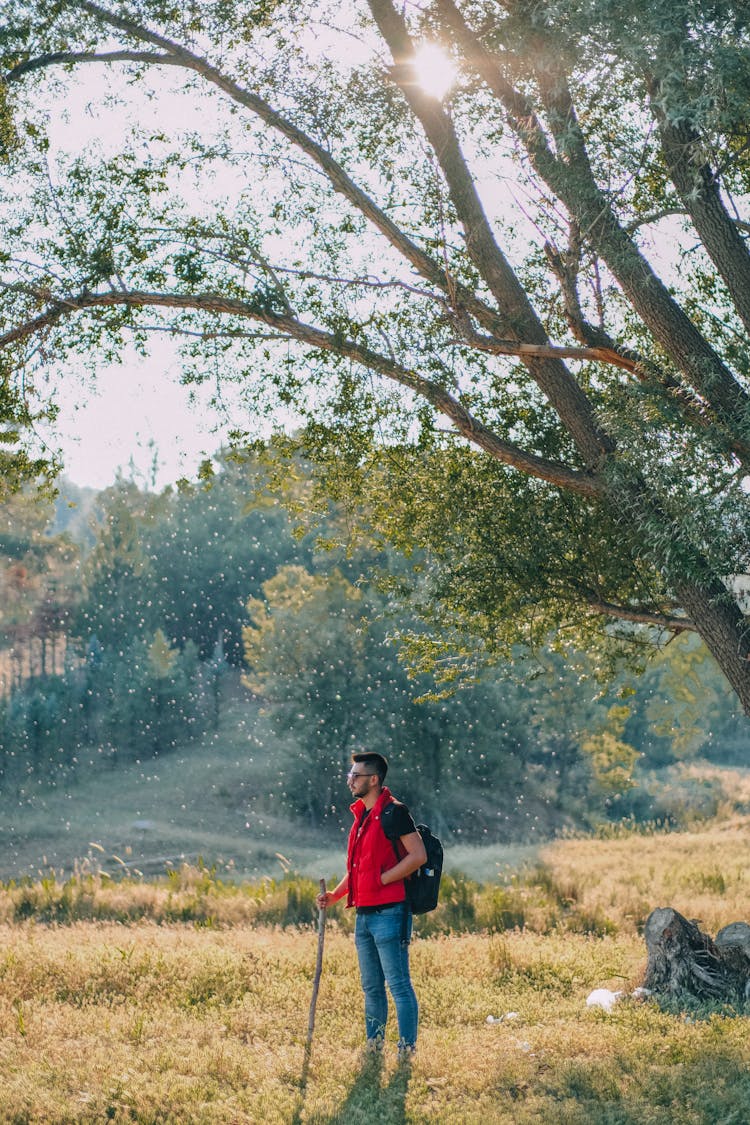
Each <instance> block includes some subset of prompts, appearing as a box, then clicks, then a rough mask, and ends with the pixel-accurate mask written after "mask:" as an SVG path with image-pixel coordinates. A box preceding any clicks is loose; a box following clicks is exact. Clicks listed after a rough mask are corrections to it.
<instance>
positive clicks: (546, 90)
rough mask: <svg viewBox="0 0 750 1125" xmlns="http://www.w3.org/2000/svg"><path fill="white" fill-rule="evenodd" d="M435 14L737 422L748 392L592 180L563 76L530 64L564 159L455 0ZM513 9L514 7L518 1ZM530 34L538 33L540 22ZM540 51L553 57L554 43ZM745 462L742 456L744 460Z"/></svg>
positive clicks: (644, 308)
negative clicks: (654, 267)
mask: <svg viewBox="0 0 750 1125" xmlns="http://www.w3.org/2000/svg"><path fill="white" fill-rule="evenodd" d="M437 7H438V9H439V12H440V15H441V17H442V18H443V20H444V21H445V23H446V25H447V26H448V27H449V28H450V30H451V32H452V33H453V34H454V36H455V37H456V40H457V41H458V43H459V44H460V45H461V47H462V50H463V51H464V54H465V57H466V60H467V62H468V63H469V65H470V66H471V67H472V68H473V69H474V70H475V71H476V72H477V74H478V75H479V76H480V78H481V79H482V80H483V82H484V83H485V85H486V86H487V88H488V89H489V90H490V92H491V93H492V94H493V95H494V96H495V97H496V98H497V99H498V101H499V102H500V103H501V104H502V105H503V107H504V109H505V111H506V114H507V116H508V121H509V124H510V125H511V127H512V128H513V130H514V132H515V133H516V135H517V136H518V138H519V140H520V141H521V142H522V143H523V144H524V147H525V148H526V151H527V153H528V155H529V159H530V161H531V164H532V167H533V168H534V169H535V171H536V172H537V174H538V175H539V176H540V177H541V179H542V180H543V181H544V182H545V183H546V184H547V186H548V187H549V189H550V190H551V191H552V192H554V194H555V195H556V196H557V198H558V199H560V200H561V201H562V202H563V203H564V204H565V206H566V208H567V209H568V212H569V213H570V214H571V215H572V216H574V217H575V219H576V221H577V222H578V224H579V226H580V228H581V230H582V231H583V232H584V234H585V237H586V238H587V239H588V240H589V241H590V242H591V244H592V245H593V246H594V247H595V249H596V250H597V253H599V254H600V256H601V257H602V259H603V260H604V261H605V262H606V263H607V265H608V267H609V269H610V270H611V271H612V274H613V276H614V277H615V278H617V280H618V281H619V283H620V285H621V286H622V289H623V292H624V293H625V294H626V296H627V297H628V299H629V301H630V302H631V304H632V306H633V308H634V309H635V311H636V312H637V313H638V315H639V316H640V318H641V320H642V321H643V322H644V324H645V325H646V326H647V327H648V328H649V330H650V331H651V333H652V334H653V336H654V338H655V339H656V340H657V342H658V343H659V344H660V345H661V347H662V348H663V349H664V351H665V352H666V354H667V355H668V356H669V357H670V358H671V360H672V362H673V363H674V364H675V366H676V367H677V368H678V369H679V370H680V371H681V372H682V373H683V374H684V376H685V378H686V380H687V381H688V382H689V383H690V384H691V385H692V386H693V387H694V388H695V390H697V391H698V393H699V394H700V395H701V397H702V398H703V399H704V400H705V401H706V403H707V404H709V405H710V406H711V409H712V410H713V412H714V413H715V415H716V417H717V419H719V420H720V421H721V422H723V423H726V424H727V426H728V428H729V430H730V431H731V430H733V429H735V430H736V427H737V426H739V427H741V428H742V429H743V430H744V428H745V426H746V419H747V418H748V417H749V416H750V396H748V395H747V394H746V392H745V391H744V389H743V388H742V387H741V386H740V384H739V383H738V382H737V380H736V379H735V378H734V375H733V374H732V372H731V371H730V370H729V368H727V367H726V365H725V364H724V363H723V362H722V360H721V358H720V357H719V356H718V355H717V353H716V352H715V351H714V349H713V348H712V347H711V345H710V344H709V343H708V341H707V340H706V339H705V337H704V336H703V335H702V334H701V333H700V332H699V330H698V329H697V328H696V326H695V325H694V324H693V322H692V321H691V320H690V318H689V317H688V316H687V315H686V314H685V312H684V310H683V309H682V308H681V307H680V306H679V304H678V303H677V302H676V301H675V300H674V298H673V297H672V296H671V294H670V293H669V291H668V290H667V288H666V286H665V285H664V284H663V282H662V281H661V279H660V278H659V277H658V276H657V275H656V274H655V273H654V271H653V270H652V268H651V266H650V264H649V263H648V262H647V261H646V259H645V258H644V257H643V255H642V254H641V252H640V250H639V249H638V247H637V246H636V245H635V243H634V242H633V240H632V239H631V238H630V237H629V235H628V234H627V232H626V231H625V229H624V228H623V227H622V226H621V224H620V223H619V220H618V219H617V216H616V215H615V213H614V211H613V209H612V206H611V204H610V202H609V200H608V199H607V197H606V195H605V194H604V193H603V192H602V191H601V189H600V188H599V186H598V184H597V182H596V178H595V176H594V173H593V170H592V168H591V165H590V162H589V160H588V155H587V153H586V149H585V145H584V144H583V136H582V133H581V130H580V127H579V125H578V121H577V119H576V115H575V110H574V107H573V102H572V98H571V96H570V91H569V90H568V88H567V83H566V81H565V78H564V76H562V75H560V74H558V73H554V74H552V73H550V72H549V71H541V70H537V71H536V77H537V81H538V84H539V88H540V93H541V94H542V99H543V101H544V103H545V106H546V109H547V113H548V118H549V121H550V127H551V128H552V129H553V132H554V134H555V140H556V143H557V145H558V147H559V150H560V153H561V154H564V159H561V158H559V157H558V156H557V155H556V154H555V153H553V152H552V151H551V149H550V147H549V145H548V143H547V139H546V136H545V132H544V129H543V128H542V126H541V123H540V121H539V118H538V117H537V115H536V114H535V112H534V109H533V106H532V104H531V102H530V100H529V99H528V98H526V97H524V96H523V95H522V94H520V93H519V92H518V91H517V90H515V89H514V88H513V87H512V85H511V84H510V83H509V82H508V81H507V80H506V79H505V77H504V76H503V74H502V71H501V68H500V65H499V62H498V60H497V58H496V57H495V56H494V55H493V54H492V53H491V52H490V51H488V50H487V49H486V48H485V47H484V46H483V44H482V43H481V41H480V40H479V38H478V37H477V35H476V34H475V33H474V32H473V31H472V30H471V29H470V28H469V26H468V24H467V23H466V21H465V20H464V18H463V16H462V15H461V13H460V12H459V11H458V8H457V7H456V5H455V3H454V0H437ZM518 14H519V15H520V14H521V11H520V9H519V13H518ZM533 31H534V34H536V35H537V36H541V34H542V32H541V28H540V27H535V28H534V29H533ZM548 46H549V47H550V50H549V51H547V52H545V54H546V56H547V57H548V58H551V57H554V44H548ZM746 463H747V462H746Z"/></svg>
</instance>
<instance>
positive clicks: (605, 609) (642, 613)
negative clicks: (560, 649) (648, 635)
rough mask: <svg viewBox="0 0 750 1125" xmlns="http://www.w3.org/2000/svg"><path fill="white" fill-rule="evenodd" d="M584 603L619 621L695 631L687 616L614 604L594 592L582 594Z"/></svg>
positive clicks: (678, 630) (673, 631) (674, 630)
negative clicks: (674, 615)
mask: <svg viewBox="0 0 750 1125" xmlns="http://www.w3.org/2000/svg"><path fill="white" fill-rule="evenodd" d="M584 598H585V601H586V605H587V606H588V608H589V610H590V611H591V612H592V613H601V614H603V615H604V616H605V617H617V618H619V619H620V620H621V621H631V622H632V623H633V624H634V625H654V626H655V627H656V628H657V629H664V630H666V632H668V633H684V632H692V633H694V632H696V631H697V630H696V627H695V622H693V621H691V620H690V619H689V618H688V617H673V616H671V615H670V614H666V613H656V612H655V611H654V610H652V609H648V608H647V607H645V606H626V605H616V604H615V603H614V602H608V601H604V600H603V599H601V598H598V597H597V596H596V595H595V594H584Z"/></svg>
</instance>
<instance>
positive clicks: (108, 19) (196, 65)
mask: <svg viewBox="0 0 750 1125" xmlns="http://www.w3.org/2000/svg"><path fill="white" fill-rule="evenodd" d="M74 3H76V5H77V7H78V8H80V9H82V10H83V11H85V12H87V13H88V14H89V15H91V16H93V17H94V18H95V19H97V20H98V21H99V22H101V23H103V24H105V25H109V26H110V27H115V28H117V29H118V30H119V31H122V32H124V33H125V34H126V35H128V36H130V37H131V38H133V39H135V40H136V41H137V42H145V43H148V44H151V45H152V46H155V47H159V48H161V49H162V50H163V52H164V53H163V54H153V55H152V54H149V53H148V52H142V51H133V52H130V51H127V50H123V51H112V52H103V53H99V54H97V53H91V52H81V53H80V55H79V57H78V59H77V60H76V59H74V58H73V57H72V53H70V52H62V53H58V54H49V55H45V56H39V58H37V59H32V60H29V61H28V62H26V63H22V64H20V65H19V66H18V67H16V68H14V70H12V71H10V72H9V73H8V75H6V80H8V81H11V80H17V79H19V78H21V77H23V75H24V74H25V73H28V72H29V71H31V70H35V69H40V68H41V67H44V66H53V65H57V64H60V63H66V62H68V63H69V62H74V61H80V62H84V63H86V62H99V63H111V62H115V61H129V62H145V61H152V62H154V63H157V64H159V65H168V66H181V67H184V68H186V69H188V70H192V71H194V72H195V73H196V74H199V75H200V76H201V77H202V78H204V79H205V81H206V82H208V83H210V84H211V85H213V86H215V87H216V88H217V89H219V90H221V91H222V92H223V93H225V94H227V95H228V97H230V98H231V99H232V100H233V101H234V102H236V103H237V104H238V105H242V106H243V107H244V108H245V109H248V110H250V111H251V112H252V113H254V114H256V115H257V116H258V117H259V118H260V119H261V120H262V121H263V122H265V124H266V125H268V126H269V127H270V128H272V129H274V130H276V131H278V132H279V133H281V134H282V136H284V137H286V139H287V140H288V141H290V142H291V143H292V144H293V145H295V146H296V147H297V148H299V149H300V150H301V151H302V152H304V153H305V155H306V156H308V157H309V158H310V159H311V160H313V161H314V163H315V164H316V165H317V166H318V167H319V168H320V169H321V171H322V172H323V173H324V175H325V176H326V177H327V179H328V180H329V182H330V184H331V186H332V187H333V189H334V191H336V192H339V193H340V194H341V195H343V196H344V197H345V198H346V199H347V200H348V201H349V203H350V204H351V205H352V206H353V207H355V208H356V209H357V210H358V211H359V212H360V213H361V214H362V215H364V217H365V218H366V219H367V220H368V222H370V223H371V224H372V225H373V226H374V227H375V228H376V229H377V230H378V231H379V232H380V233H381V234H382V235H383V236H384V237H385V238H386V239H387V240H388V241H389V242H390V244H391V245H392V246H393V247H394V248H395V249H396V250H397V251H398V253H399V254H400V255H401V256H402V257H403V258H405V259H406V261H407V262H409V264H410V265H411V266H412V267H413V269H415V270H416V271H417V273H419V274H420V275H421V276H422V277H424V278H425V279H427V280H428V281H429V282H430V283H431V284H433V285H435V286H436V287H438V288H439V289H440V290H441V291H442V292H443V293H444V294H446V295H447V296H448V298H449V299H450V300H457V301H458V302H459V303H460V304H461V305H462V306H463V307H464V308H467V309H468V310H469V311H470V312H471V314H472V315H473V316H474V317H476V319H477V320H478V321H479V323H480V324H481V325H482V326H483V327H484V328H485V329H487V330H488V331H490V332H493V333H498V334H500V335H502V334H503V333H504V331H505V327H506V326H505V323H504V320H503V317H502V316H501V314H500V312H499V311H498V310H497V309H493V308H492V307H491V306H490V305H488V304H487V303H486V302H485V301H483V300H482V299H481V298H480V297H478V296H477V295H476V293H475V292H474V291H473V290H472V289H469V288H468V287H467V286H465V285H462V284H461V283H460V282H458V281H456V279H455V278H453V277H450V276H448V275H447V273H446V270H445V267H444V265H443V264H442V263H441V262H438V261H436V260H435V259H434V258H432V257H431V256H430V255H429V254H427V253H425V251H424V250H422V249H421V248H420V247H419V246H418V245H417V244H416V243H415V242H414V241H413V240H412V239H410V238H409V237H408V236H407V235H406V234H405V233H404V231H402V230H401V229H400V227H398V226H397V224H396V223H394V222H393V221H392V220H391V219H390V218H389V217H388V215H386V214H385V212H384V211H383V210H381V208H380V207H378V205H377V204H376V203H375V201H374V200H373V199H372V198H371V196H370V195H368V193H367V192H365V191H364V190H363V189H362V188H361V187H360V186H359V185H358V184H356V183H355V181H354V180H352V178H351V177H350V176H349V175H348V173H347V172H346V171H345V170H344V168H343V167H342V166H341V165H340V164H339V162H338V161H337V160H336V159H335V158H334V157H333V156H332V155H331V153H330V152H328V151H327V150H326V149H325V148H323V146H322V145H320V144H318V142H317V141H315V140H314V139H313V138H312V137H310V136H309V135H308V134H307V133H305V132H304V131H303V130H302V129H300V128H299V127H298V126H296V125H295V124H294V123H293V122H291V121H290V120H289V119H288V118H286V117H284V115H283V114H281V113H279V112H278V111H277V110H275V109H274V108H273V107H272V106H271V105H269V103H268V102H266V101H265V100H264V99H263V98H261V97H260V96H259V95H258V94H255V93H253V92H252V91H250V90H247V89H246V88H244V87H243V86H241V85H240V84H239V83H238V82H236V81H234V79H232V78H230V77H229V76H228V75H226V74H223V73H222V72H221V71H220V70H219V69H218V68H217V67H215V66H212V65H211V63H209V62H208V61H207V60H206V59H204V58H202V57H200V56H199V55H196V54H195V53H193V52H192V51H189V50H187V48H185V47H183V46H181V45H180V44H178V43H175V42H174V41H173V40H171V39H169V38H167V37H166V36H163V35H159V34H158V33H156V32H153V31H151V30H150V29H149V28H146V27H144V26H142V25H141V24H138V23H137V22H136V21H135V20H132V19H130V18H127V17H125V16H121V15H118V14H117V13H115V12H110V11H108V10H107V9H106V8H103V7H102V6H101V5H99V4H95V3H92V2H91V0H74Z"/></svg>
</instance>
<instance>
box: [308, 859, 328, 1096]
mask: <svg viewBox="0 0 750 1125" xmlns="http://www.w3.org/2000/svg"><path fill="white" fill-rule="evenodd" d="M320 893H321V894H322V895H324V894H325V893H326V881H325V879H321V880H320ZM325 937H326V908H325V906H321V907H319V908H318V959H317V961H316V963H315V976H314V977H313V990H312V999H311V1000H310V1015H309V1018H308V1021H307V1042H306V1043H305V1066H304V1071H303V1085H304V1083H305V1081H306V1080H307V1067H308V1064H309V1062H310V1051H311V1050H312V1038H313V1031H314V1030H315V1006H316V1004H317V1003H318V989H319V988H320V977H321V974H322V972H323V943H324V942H325Z"/></svg>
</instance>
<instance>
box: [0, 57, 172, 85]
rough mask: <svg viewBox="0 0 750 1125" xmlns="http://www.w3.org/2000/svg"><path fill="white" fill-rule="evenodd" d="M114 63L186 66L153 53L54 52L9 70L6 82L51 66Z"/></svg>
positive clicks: (170, 58) (28, 60)
mask: <svg viewBox="0 0 750 1125" xmlns="http://www.w3.org/2000/svg"><path fill="white" fill-rule="evenodd" d="M113 62H138V63H148V64H151V65H157V66H183V65H184V64H183V63H182V62H180V61H179V60H178V59H176V58H174V57H173V56H172V55H168V54H156V53H155V52H153V51H102V52H101V53H96V52H93V51H54V52H53V53H51V54H49V55H38V56H37V57H36V58H33V59H27V60H26V61H25V62H22V63H19V64H18V66H14V67H13V69H12V70H9V71H8V73H7V74H6V75H5V81H6V82H17V81H18V80H19V78H23V77H24V75H26V74H32V73H33V72H34V71H35V70H45V69H46V68H47V67H49V66H64V65H78V64H79V63H113Z"/></svg>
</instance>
